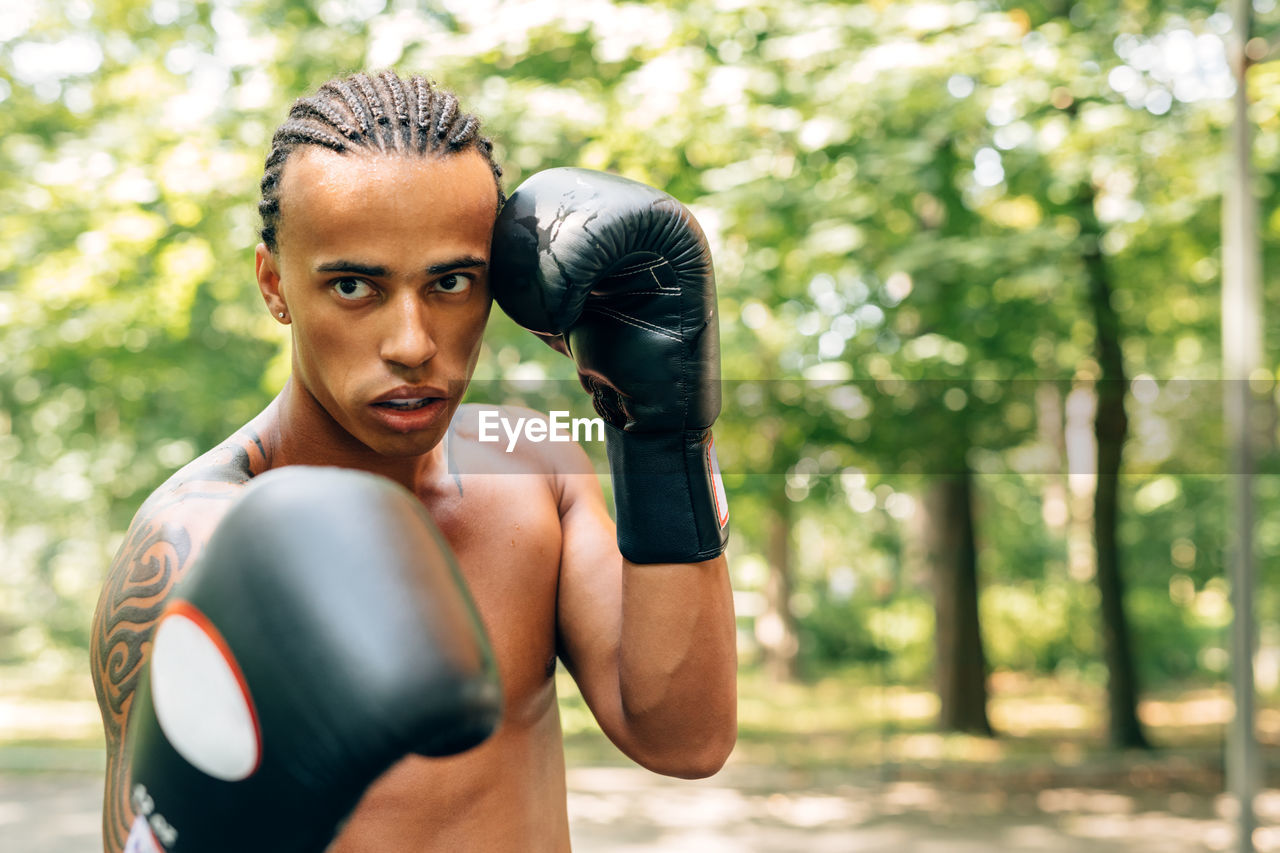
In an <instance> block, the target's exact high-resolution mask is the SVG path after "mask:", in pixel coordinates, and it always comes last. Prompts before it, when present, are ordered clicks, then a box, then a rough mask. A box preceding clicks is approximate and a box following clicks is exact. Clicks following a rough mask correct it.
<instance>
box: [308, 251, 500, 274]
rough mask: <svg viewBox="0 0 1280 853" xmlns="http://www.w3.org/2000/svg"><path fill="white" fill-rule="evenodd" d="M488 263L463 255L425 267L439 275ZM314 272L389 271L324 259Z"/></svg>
mask: <svg viewBox="0 0 1280 853" xmlns="http://www.w3.org/2000/svg"><path fill="white" fill-rule="evenodd" d="M488 266H489V263H488V262H487V261H486V260H485V259H484V258H478V257H475V256H473V255H464V256H463V257H461V258H453V259H452V260H448V261H441V262H440V263H438V264H432V265H431V266H429V267H427V274H428V275H440V274H441V273H446V272H451V271H453V270H462V269H470V268H473V267H480V268H481V269H485V268H487V267H488ZM316 272H350V273H355V274H356V275H365V276H368V277H370V278H385V277H386V276H389V275H390V274H391V271H390V270H389V269H387V268H386V267H384V266H379V265H377V264H366V263H361V262H360V261H346V260H337V261H325V262H324V263H322V264H318V265H317V266H316Z"/></svg>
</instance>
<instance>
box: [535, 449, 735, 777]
mask: <svg viewBox="0 0 1280 853" xmlns="http://www.w3.org/2000/svg"><path fill="white" fill-rule="evenodd" d="M561 447H567V448H569V449H568V450H566V451H565V452H564V453H563V455H562V457H561V458H562V465H563V468H567V470H563V471H562V473H560V474H558V475H557V477H556V484H557V486H558V488H559V490H560V494H559V499H560V514H561V521H562V526H563V546H562V557H561V560H562V562H561V568H560V591H559V601H558V617H559V619H558V621H559V638H558V640H559V644H560V655H561V658H562V659H563V660H564V662H565V665H566V666H567V667H568V669H569V671H570V672H571V673H572V674H573V676H574V679H575V680H576V681H577V683H578V687H579V688H580V689H581V691H582V694H583V698H585V699H586V701H587V704H588V706H589V707H590V708H591V711H592V713H593V714H594V715H595V717H596V720H597V721H598V722H599V723H600V727H601V728H602V729H603V730H604V732H605V734H607V735H608V736H609V738H610V740H612V741H613V742H614V743H615V744H616V745H617V746H618V748H619V749H621V750H622V751H623V752H624V753H626V754H627V755H628V756H629V757H630V758H632V759H633V760H634V761H636V762H638V763H639V764H641V765H643V766H644V767H646V768H648V769H650V770H653V771H654V772H657V773H662V774H665V775H668V776H679V777H683V778H700V777H704V776H710V775H711V774H713V773H715V772H716V771H717V770H719V769H720V767H721V766H722V765H723V764H724V762H725V760H726V759H727V758H728V756H729V753H730V752H731V751H732V749H733V745H734V742H735V740H736V738H737V644H736V631H735V622H734V613H733V597H732V590H731V588H730V585H729V575H728V570H727V566H726V563H725V558H724V557H723V556H719V557H716V558H715V559H712V560H707V561H706V562H701V563H686V564H666V563H651V564H643V565H639V564H635V563H631V562H630V561H628V560H626V559H624V558H623V556H622V554H621V553H620V552H619V551H618V546H617V544H616V541H615V532H614V525H613V522H612V521H611V520H610V518H609V513H608V510H607V509H606V507H605V501H604V495H603V493H602V492H601V489H600V484H599V481H598V480H597V478H596V475H595V474H594V473H593V472H592V470H591V468H590V464H589V462H588V460H587V457H586V454H585V453H583V451H582V450H581V448H579V447H577V446H576V445H562V446H561ZM656 535H661V532H660V531H658V532H656Z"/></svg>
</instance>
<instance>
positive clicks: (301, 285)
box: [258, 146, 498, 456]
mask: <svg viewBox="0 0 1280 853" xmlns="http://www.w3.org/2000/svg"><path fill="white" fill-rule="evenodd" d="M497 203H498V196H497V187H496V186H495V183H494V179H493V173H492V171H491V170H490V167H489V165H488V163H486V162H485V160H484V158H483V157H482V156H481V155H480V154H479V153H478V152H475V151H464V152H461V153H458V154H453V155H447V156H445V157H441V158H431V157H425V158H424V157H416V156H403V155H400V154H376V153H375V154H365V153H356V154H348V155H342V154H337V153H334V152H331V151H328V150H325V149H322V148H318V147H315V146H307V147H304V148H302V149H300V150H299V151H298V152H296V153H295V154H294V155H293V156H292V157H291V158H290V160H289V161H288V163H287V164H286V165H285V168H284V177H283V182H282V185H281V188H280V207H281V211H280V222H281V226H280V229H279V236H278V240H277V250H278V251H277V252H276V253H274V254H272V253H269V252H267V250H266V249H265V247H262V246H259V247H258V281H259V285H260V286H261V287H262V290H263V294H264V296H265V297H266V299H267V303H268V306H269V307H271V309H272V310H273V311H274V312H276V313H277V314H278V313H279V312H280V311H284V312H286V314H287V316H288V318H289V320H290V322H291V323H292V324H293V375H294V381H296V382H300V383H302V385H303V386H304V388H305V389H306V390H307V391H309V392H310V394H311V395H312V396H313V397H314V398H315V400H316V401H317V402H318V403H319V404H320V406H322V407H323V408H324V409H325V411H327V412H328V413H329V415H330V416H331V417H332V418H333V419H334V420H335V421H337V423H338V424H339V425H340V426H341V427H342V428H343V429H345V430H346V431H347V432H348V433H350V434H351V435H352V436H354V437H355V438H356V439H358V440H359V441H360V442H362V443H364V444H365V445H366V446H368V447H370V448H372V449H373V450H375V451H377V452H379V453H382V454H386V455H392V456H409V455H417V454H421V453H425V452H427V451H428V450H430V449H431V448H432V447H434V446H435V445H436V444H437V443H438V442H439V441H440V439H441V437H442V436H443V435H444V432H445V430H446V429H447V428H448V424H449V420H450V418H451V417H452V416H453V413H454V411H455V410H456V409H457V407H458V403H459V401H460V398H461V395H462V392H463V390H464V388H465V387H466V383H467V381H468V380H469V379H470V377H471V372H472V370H473V369H474V367H475V363H476V357H477V356H478V354H479V352H480V338H481V335H482V333H483V331H484V325H485V321H486V320H487V319H488V316H489V307H490V304H491V300H490V298H489V282H488V264H489V242H490V239H491V238H492V235H493V224H494V220H495V218H496V210H497Z"/></svg>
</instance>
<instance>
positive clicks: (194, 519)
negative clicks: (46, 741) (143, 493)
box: [89, 490, 238, 851]
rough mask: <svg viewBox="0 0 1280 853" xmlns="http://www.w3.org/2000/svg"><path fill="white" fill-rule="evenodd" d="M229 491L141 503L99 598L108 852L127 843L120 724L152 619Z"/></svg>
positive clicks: (93, 648) (94, 665)
mask: <svg viewBox="0 0 1280 853" xmlns="http://www.w3.org/2000/svg"><path fill="white" fill-rule="evenodd" d="M237 491H238V490H237ZM233 495H234V492H232V491H231V490H228V491H227V494H226V495H225V496H224V495H221V494H219V495H217V496H206V497H202V498H198V499H196V500H193V501H190V502H182V501H174V502H170V503H167V504H166V505H164V506H161V507H158V508H155V509H151V508H148V507H144V508H143V510H142V511H140V512H139V513H138V516H137V517H136V518H135V519H134V521H133V523H132V524H131V525H130V527H129V531H128V533H127V534H126V535H125V540H124V543H123V544H122V545H121V546H120V550H119V551H118V552H117V553H116V557H115V559H114V560H113V561H112V564H111V568H110V570H109V571H108V573H107V578H106V582H105V583H104V585H103V588H102V593H101V595H100V596H99V598H98V607H97V610H96V611H95V612H94V617H93V627H92V629H91V635H90V645H89V658H90V668H91V674H92V677H93V686H94V691H95V693H96V694H97V699H98V708H99V710H100V711H101V713H102V727H103V732H104V734H105V736H106V747H107V769H106V780H105V782H106V785H105V790H104V797H103V814H102V830H103V844H104V847H105V849H106V850H108V851H114V850H119V849H121V848H122V847H123V846H124V842H125V838H126V837H127V835H128V833H129V821H130V820H131V819H132V810H131V809H130V808H129V801H128V797H129V794H128V790H127V786H128V778H129V774H128V762H127V761H126V756H125V752H126V749H127V747H126V744H125V742H124V741H125V729H126V726H127V725H128V719H129V710H130V708H131V707H132V704H133V698H134V695H135V693H136V691H137V688H138V682H139V680H140V679H141V677H142V673H143V669H144V667H145V665H146V662H147V657H148V655H149V654H150V648H151V634H152V632H153V630H154V628H155V622H156V619H157V618H159V616H160V612H161V611H162V610H163V609H164V606H165V604H166V603H167V602H168V600H169V597H170V595H171V594H172V592H173V588H174V585H175V584H176V583H177V581H178V580H179V578H181V577H182V575H183V574H184V573H185V572H186V570H187V569H188V568H189V567H190V566H191V563H192V562H193V561H194V560H195V559H196V557H197V556H198V554H199V551H200V549H201V548H202V547H203V545H204V543H205V542H206V541H207V540H208V538H209V535H210V534H211V533H212V530H213V528H214V526H215V525H216V524H217V521H218V520H219V519H220V518H221V517H222V513H223V512H225V510H226V508H227V507H229V505H230V498H231V497H232V496H233Z"/></svg>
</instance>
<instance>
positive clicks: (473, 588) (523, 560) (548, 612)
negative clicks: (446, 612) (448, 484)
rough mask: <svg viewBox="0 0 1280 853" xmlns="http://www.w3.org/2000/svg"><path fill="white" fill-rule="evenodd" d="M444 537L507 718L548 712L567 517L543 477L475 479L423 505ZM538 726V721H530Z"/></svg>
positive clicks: (519, 718)
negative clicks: (480, 627) (489, 652)
mask: <svg viewBox="0 0 1280 853" xmlns="http://www.w3.org/2000/svg"><path fill="white" fill-rule="evenodd" d="M424 503H426V505H427V509H428V510H429V511H430V513H431V516H432V518H433V519H434V520H435V522H436V525H437V526H438V527H439V528H440V531H441V532H442V533H443V534H444V536H445V539H446V540H447V541H448V543H449V545H450V547H451V548H452V549H453V552H454V555H455V556H456V557H457V560H458V565H459V568H460V570H461V572H462V575H463V578H464V580H465V581H466V584H467V588H468V590H469V591H470V593H471V596H472V598H473V600H474V601H475V604H476V610H477V612H478V613H479V615H480V619H481V621H482V622H483V623H484V627H485V630H486V632H487V634H488V637H489V642H490V643H491V645H492V647H493V652H494V657H495V659H496V660H497V662H498V668H499V672H500V675H501V678H502V685H503V692H504V695H505V700H506V705H507V714H506V716H507V719H508V721H509V722H516V721H518V720H521V719H523V718H536V717H538V716H540V715H541V714H542V713H543V712H544V711H545V709H544V708H543V707H542V706H543V705H544V704H545V703H546V701H547V695H548V685H549V684H550V677H551V674H552V673H553V671H554V666H555V654H556V603H557V601H556V596H557V590H558V588H559V573H560V560H561V527H560V516H559V512H558V510H557V507H556V504H555V501H554V499H553V497H552V495H551V493H550V491H549V490H548V488H547V486H546V481H545V480H544V479H543V478H542V477H539V476H536V475H519V476H505V477H504V476H471V477H463V478H461V479H460V481H459V490H458V494H456V495H452V496H450V495H441V496H438V497H436V498H435V499H428V500H427V501H424ZM530 721H531V720H530Z"/></svg>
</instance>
